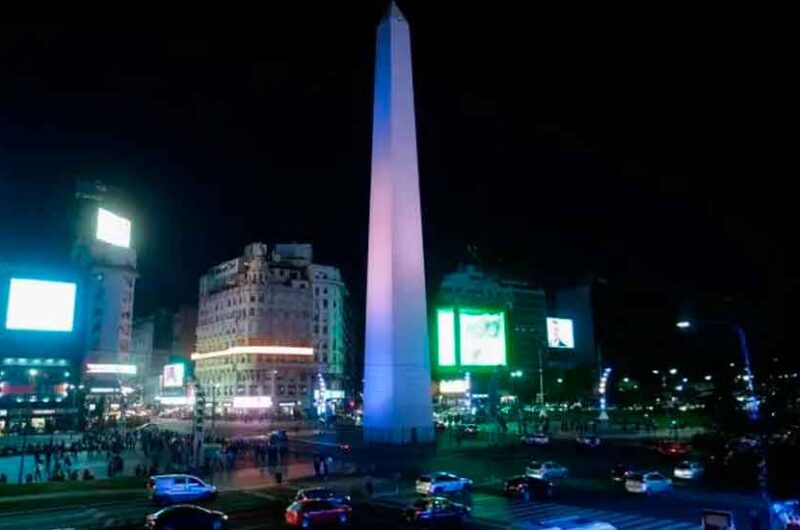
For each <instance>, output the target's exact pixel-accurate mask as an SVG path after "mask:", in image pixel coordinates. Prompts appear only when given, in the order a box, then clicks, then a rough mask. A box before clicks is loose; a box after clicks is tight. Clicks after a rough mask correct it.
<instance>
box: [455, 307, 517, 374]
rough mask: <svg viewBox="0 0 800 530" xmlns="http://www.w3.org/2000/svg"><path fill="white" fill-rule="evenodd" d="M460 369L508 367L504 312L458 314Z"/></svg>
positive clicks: (461, 311) (467, 312)
mask: <svg viewBox="0 0 800 530" xmlns="http://www.w3.org/2000/svg"><path fill="white" fill-rule="evenodd" d="M458 322H459V342H460V344H459V353H460V355H459V358H460V364H461V366H505V364H506V315H505V313H504V312H503V311H481V310H474V309H461V310H460V311H459V318H458Z"/></svg>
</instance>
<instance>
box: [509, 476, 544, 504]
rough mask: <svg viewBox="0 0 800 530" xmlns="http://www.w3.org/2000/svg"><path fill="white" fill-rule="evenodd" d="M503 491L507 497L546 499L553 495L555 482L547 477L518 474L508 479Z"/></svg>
mask: <svg viewBox="0 0 800 530" xmlns="http://www.w3.org/2000/svg"><path fill="white" fill-rule="evenodd" d="M503 491H504V493H505V494H506V496H507V497H521V498H523V499H525V500H526V501H527V500H530V499H533V498H537V499H546V498H549V497H550V496H552V495H553V483H552V482H550V481H549V480H547V479H543V478H536V477H527V476H524V475H517V476H515V477H511V478H510V479H508V480H506V482H505V485H504V486H503Z"/></svg>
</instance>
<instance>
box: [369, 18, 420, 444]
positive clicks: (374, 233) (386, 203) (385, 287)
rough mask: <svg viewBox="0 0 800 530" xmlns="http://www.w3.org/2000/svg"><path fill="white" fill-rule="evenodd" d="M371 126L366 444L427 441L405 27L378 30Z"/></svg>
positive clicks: (388, 22) (387, 24) (393, 23)
mask: <svg viewBox="0 0 800 530" xmlns="http://www.w3.org/2000/svg"><path fill="white" fill-rule="evenodd" d="M376 48H377V49H376V60H375V101H374V109H373V112H374V114H373V124H372V183H371V188H370V205H369V207H370V209H369V253H368V265H367V318H366V340H365V363H364V440H365V441H367V442H373V443H387V444H406V443H414V442H420V443H424V442H430V441H432V440H433V436H434V433H433V416H432V405H431V372H430V358H429V356H428V333H427V311H426V302H425V257H424V254H423V249H422V213H421V211H420V198H419V173H418V169H417V134H416V125H415V120H414V89H413V83H412V77H411V41H410V35H409V28H408V22H407V21H406V19H405V17H404V16H403V14H402V13H401V12H400V9H398V7H397V5H395V3H394V2H392V4H391V5H390V6H389V10H388V12H387V13H386V16H385V17H384V18H383V20H382V21H381V23H380V24H379V26H378V35H377V45H376Z"/></svg>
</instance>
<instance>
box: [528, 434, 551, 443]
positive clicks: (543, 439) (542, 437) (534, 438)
mask: <svg viewBox="0 0 800 530" xmlns="http://www.w3.org/2000/svg"><path fill="white" fill-rule="evenodd" d="M522 443H523V444H525V445H547V444H549V443H550V437H549V436H548V435H547V434H545V433H542V432H540V433H536V434H525V435H523V436H522Z"/></svg>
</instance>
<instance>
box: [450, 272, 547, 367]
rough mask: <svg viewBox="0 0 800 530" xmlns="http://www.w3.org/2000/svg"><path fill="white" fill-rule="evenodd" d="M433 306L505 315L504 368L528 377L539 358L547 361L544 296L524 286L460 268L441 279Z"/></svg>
mask: <svg viewBox="0 0 800 530" xmlns="http://www.w3.org/2000/svg"><path fill="white" fill-rule="evenodd" d="M436 305H437V306H438V307H443V306H455V307H467V308H468V307H475V308H492V309H497V310H503V311H505V312H506V320H507V324H506V329H507V337H508V347H507V354H508V355H507V358H506V363H505V365H506V366H507V367H508V368H509V369H514V370H523V371H524V372H529V373H530V374H531V375H532V374H534V373H536V372H538V369H539V358H540V354H542V356H543V359H545V362H546V358H547V327H546V319H547V294H546V292H545V291H544V290H542V289H537V288H534V287H531V286H530V285H528V284H526V283H525V282H520V281H515V280H508V279H504V278H501V277H499V276H496V275H492V274H489V273H487V272H485V271H482V270H480V269H478V268H477V267H476V266H474V265H463V266H461V267H459V269H458V270H457V271H455V272H451V273H449V274H446V275H445V276H444V278H443V279H442V282H441V285H440V288H439V292H438V295H437V297H436Z"/></svg>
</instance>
